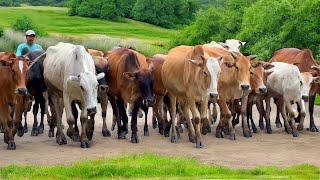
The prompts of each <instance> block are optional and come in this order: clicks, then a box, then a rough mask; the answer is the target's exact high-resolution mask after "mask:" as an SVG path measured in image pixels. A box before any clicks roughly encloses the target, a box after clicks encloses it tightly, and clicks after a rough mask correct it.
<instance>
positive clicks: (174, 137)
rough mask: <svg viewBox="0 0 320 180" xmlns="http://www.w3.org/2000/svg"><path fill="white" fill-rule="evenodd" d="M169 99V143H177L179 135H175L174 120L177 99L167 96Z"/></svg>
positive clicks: (175, 122) (175, 125) (175, 121)
mask: <svg viewBox="0 0 320 180" xmlns="http://www.w3.org/2000/svg"><path fill="white" fill-rule="evenodd" d="M169 97H170V116H171V123H172V124H171V142H172V143H176V142H177V141H178V138H179V135H178V133H177V129H176V127H177V119H176V113H177V111H176V104H177V97H175V96H173V95H171V94H170V95H169Z"/></svg>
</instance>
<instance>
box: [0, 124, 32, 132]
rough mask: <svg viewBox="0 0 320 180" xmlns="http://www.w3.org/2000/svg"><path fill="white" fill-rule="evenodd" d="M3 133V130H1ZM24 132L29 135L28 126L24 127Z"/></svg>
mask: <svg viewBox="0 0 320 180" xmlns="http://www.w3.org/2000/svg"><path fill="white" fill-rule="evenodd" d="M0 131H1V130H0ZM23 131H24V133H27V132H28V126H27V125H26V124H25V125H24V126H23Z"/></svg>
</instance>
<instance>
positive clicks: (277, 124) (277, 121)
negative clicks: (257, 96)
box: [274, 98, 282, 128]
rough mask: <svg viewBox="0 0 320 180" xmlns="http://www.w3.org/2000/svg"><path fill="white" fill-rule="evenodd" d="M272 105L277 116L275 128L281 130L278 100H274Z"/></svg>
mask: <svg viewBox="0 0 320 180" xmlns="http://www.w3.org/2000/svg"><path fill="white" fill-rule="evenodd" d="M274 103H275V104H276V105H277V115H276V121H275V123H276V127H277V128H281V127H282V124H281V121H280V108H279V99H278V98H274Z"/></svg>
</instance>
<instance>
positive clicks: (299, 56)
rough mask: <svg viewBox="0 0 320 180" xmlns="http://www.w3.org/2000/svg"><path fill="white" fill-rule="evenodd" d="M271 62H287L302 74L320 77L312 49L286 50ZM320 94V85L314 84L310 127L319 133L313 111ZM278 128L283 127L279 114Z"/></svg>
mask: <svg viewBox="0 0 320 180" xmlns="http://www.w3.org/2000/svg"><path fill="white" fill-rule="evenodd" d="M270 62H286V63H289V64H294V65H296V66H298V68H299V70H300V72H313V73H314V76H319V75H320V69H319V66H318V64H317V63H316V62H315V59H314V58H313V55H312V51H311V50H310V49H302V50H300V49H297V48H284V49H280V50H277V51H275V52H274V54H273V57H272V58H271V60H270ZM317 93H320V85H319V84H317V83H313V84H312V86H311V89H310V93H309V113H310V127H309V130H310V131H311V132H319V130H318V128H317V127H316V125H315V123H314V117H313V111H314V101H315V97H316V94H317ZM276 124H277V127H281V123H280V120H279V113H277V119H276Z"/></svg>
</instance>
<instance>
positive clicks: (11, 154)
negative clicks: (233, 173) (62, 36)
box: [0, 107, 320, 168]
mask: <svg viewBox="0 0 320 180" xmlns="http://www.w3.org/2000/svg"><path fill="white" fill-rule="evenodd" d="M254 109H255V107H254ZM273 109H274V108H273ZM110 110H111V108H110V107H109V108H108V125H109V127H110V125H111V114H110ZM256 113H257V112H256V110H254V118H255V119H256V120H257V119H258V118H257V114H256ZM100 115H101V113H100V111H99V112H98V114H97V118H96V128H95V134H94V139H93V143H92V144H91V148H89V149H81V148H80V143H79V142H72V140H71V139H68V144H67V145H64V146H59V145H58V144H56V142H55V138H48V136H47V134H48V127H47V126H46V125H45V132H44V134H42V135H39V136H38V137H31V136H30V130H31V126H32V123H33V117H32V113H31V112H30V113H28V122H29V124H28V127H29V132H28V133H27V134H25V135H24V136H23V137H22V138H19V137H17V136H16V144H17V150H15V151H8V150H7V149H6V147H7V145H6V144H4V143H3V134H0V139H1V141H0V142H1V143H0V144H1V146H0V166H7V165H9V164H19V165H30V164H37V165H45V166H48V165H53V164H70V163H72V162H75V161H78V160H80V159H99V158H102V157H110V156H119V155H124V154H125V155H128V154H132V153H143V152H151V153H156V154H161V155H170V156H183V157H193V158H196V159H198V160H199V161H200V162H203V163H209V164H217V165H223V166H228V167H239V168H245V167H254V166H271V165H275V166H291V165H295V164H300V163H310V164H313V165H316V166H320V156H319V152H320V149H319V148H320V133H311V132H307V131H306V130H304V131H303V132H302V133H301V134H300V136H299V137H298V138H293V137H292V136H291V135H288V134H286V133H285V132H284V130H283V129H277V128H276V127H274V126H273V134H271V135H269V134H266V132H264V131H263V132H259V133H258V134H253V137H252V138H250V139H247V138H244V137H243V136H242V131H241V128H240V126H237V128H236V133H237V134H236V138H237V140H236V141H230V140H228V139H217V138H215V137H214V133H210V134H208V135H206V136H204V142H205V148H204V149H196V148H195V145H194V144H191V143H189V141H188V138H187V133H183V134H182V135H181V139H180V141H179V142H178V143H177V144H172V143H171V142H170V138H165V137H162V136H160V135H159V133H158V132H157V130H155V129H152V127H151V116H150V115H151V113H149V122H150V123H149V130H150V136H149V137H144V136H143V126H142V125H143V119H139V120H138V121H139V125H140V126H139V137H140V143H139V144H131V143H130V134H129V135H127V139H126V140H118V139H116V134H115V132H112V137H107V138H106V137H103V136H102V135H101V127H102V122H101V121H102V120H101V118H100ZM319 115H320V108H319V107H316V108H315V113H314V117H315V119H316V124H317V126H319V125H320V124H319V121H320V120H319V118H318V117H319ZM64 116H65V115H64ZM274 117H275V115H274V112H273V113H272V124H274ZM64 123H66V122H65V121H64ZM308 126H309V116H307V119H306V121H305V127H308ZM215 127H216V125H214V128H213V129H214V131H213V132H215ZM185 132H186V131H185ZM129 133H130V132H129Z"/></svg>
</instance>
